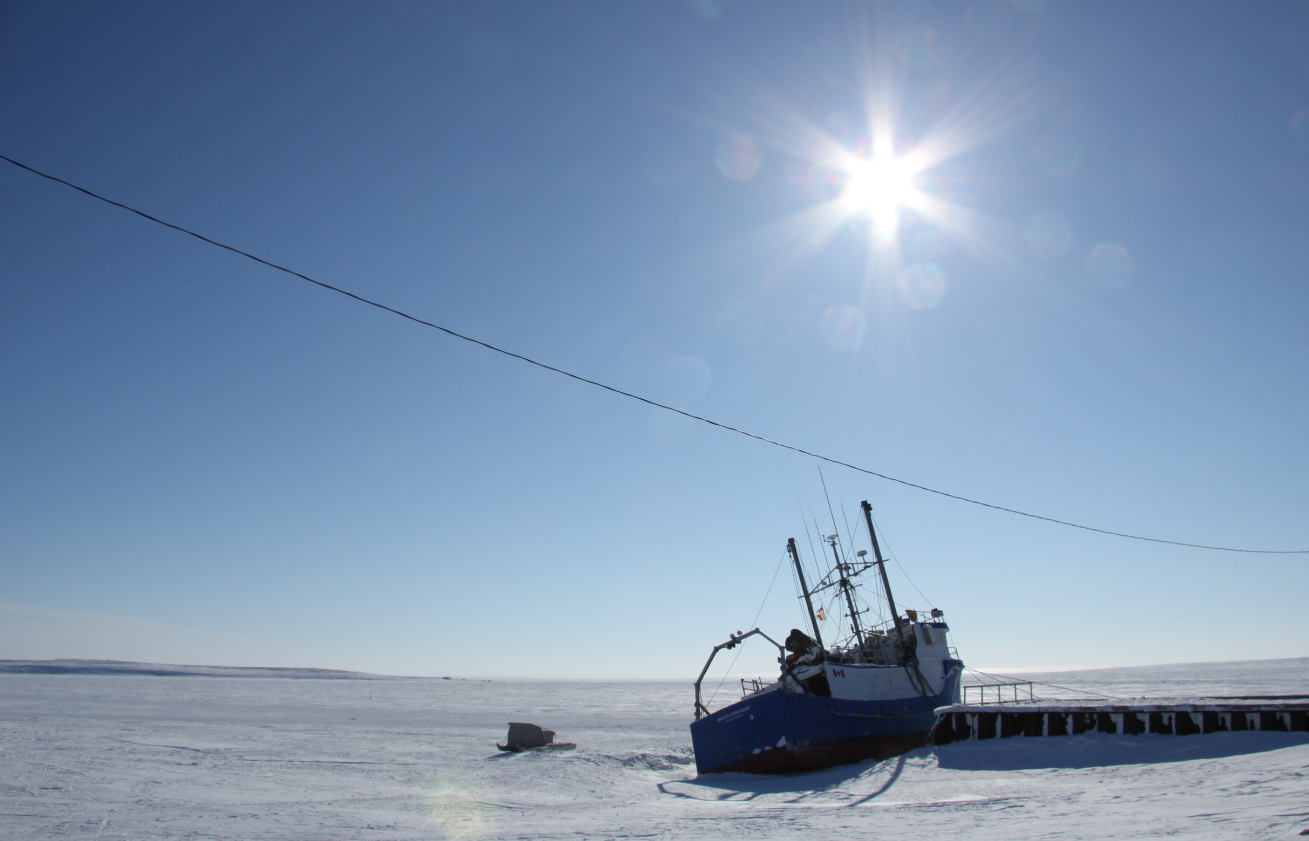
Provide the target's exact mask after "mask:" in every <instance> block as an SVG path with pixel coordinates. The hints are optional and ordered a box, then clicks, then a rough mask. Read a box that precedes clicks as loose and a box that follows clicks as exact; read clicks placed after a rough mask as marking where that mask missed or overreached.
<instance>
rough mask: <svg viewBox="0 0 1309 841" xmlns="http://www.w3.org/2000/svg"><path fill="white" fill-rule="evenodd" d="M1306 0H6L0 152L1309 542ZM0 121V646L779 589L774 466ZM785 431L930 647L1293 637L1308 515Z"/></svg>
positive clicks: (369, 279) (689, 651) (1282, 520)
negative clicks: (938, 623)
mask: <svg viewBox="0 0 1309 841" xmlns="http://www.w3.org/2000/svg"><path fill="white" fill-rule="evenodd" d="M1307 15H1309V12H1306V10H1305V9H1304V8H1303V5H1302V4H1298V3H1290V2H1288V3H1259V4H1236V3H1201V2H1187V3H1156V4H1146V5H1141V4H1136V3H1127V2H1122V3H1115V2H1096V3H1089V2H1081V3H1078V2H1071V0H1046V2H1040V0H1019V2H1013V3H1010V2H998V1H997V2H986V0H979V2H974V3H971V4H968V3H962V2H961V3H929V2H922V3H885V4H837V3H831V4H783V3H734V2H733V3H722V2H715V0H703V2H694V3H676V2H669V3H622V4H613V3H598V2H597V3H585V2H578V3H568V4H511V3H476V4H473V3H467V4H453V3H451V4H402V3H392V4H331V3H314V4H295V3H282V4H271V5H270V4H242V3H222V4H198V3H197V4H182V5H178V4H164V3H136V4H130V5H104V4H91V3H85V4H82V3H60V4H50V3H8V4H6V5H4V6H3V7H0V154H4V155H7V156H9V157H11V158H14V159H16V160H19V161H22V162H23V163H25V164H28V165H29V166H32V167H34V168H37V169H40V170H43V171H46V172H49V173H51V174H53V175H57V176H59V177H61V178H64V179H67V180H69V181H71V182H73V183H75V184H78V185H80V186H83V187H85V188H87V189H89V190H93V191H95V192H98V193H101V194H103V195H105V196H107V197H110V198H112V199H115V200H117V201H120V202H123V203H125V204H128V205H131V206H133V207H136V208H139V209H140V210H142V211H144V212H147V213H150V214H153V215H156V216H158V217H160V218H163V219H166V220H168V221H170V222H173V223H175V224H178V225H181V226H184V227H188V228H191V229H193V230H196V231H198V232H200V233H203V234H204V235H206V236H209V237H211V238H213V239H216V240H219V241H221V242H224V243H228V244H230V245H232V246H234V247H237V248H240V249H243V250H247V251H250V252H252V253H255V254H258V255H259V256H261V257H263V258H265V259H267V260H270V261H273V262H276V263H280V264H282V265H285V266H288V267H290V268H293V269H295V270H297V271H300V272H303V273H305V274H308V275H311V276H313V277H315V278H317V279H319V280H322V281H323V282H326V283H330V284H333V285H337V286H340V287H343V288H346V289H349V290H351V291H352V292H355V293H357V294H359V295H362V296H365V297H367V298H370V299H373V300H377V301H379V302H382V303H385V304H387V305H388V306H392V307H395V308H397V309H400V310H403V311H405V312H408V313H411V314H413V315H414V316H416V317H419V318H422V319H426V320H429V321H433V322H436V323H438V324H441V325H443V326H446V327H449V328H450V329H452V330H456V331H459V332H462V333H465V334H467V335H471V336H474V337H476V338H479V339H481V340H483V341H486V342H490V343H493V344H496V345H497V346H500V347H503V348H505V349H507V350H510V351H513V352H515V353H520V354H523V355H526V356H530V357H532V358H535V359H538V360H540V361H542V362H544V363H547V364H550V365H553V366H557V367H560V368H564V369H567V370H569V371H572V372H575V373H577V374H579V375H581V376H585V377H588V378H591V379H595V380H599V381H601V382H604V383H607V384H610V385H612V386H614V387H616V388H621V389H625V390H629V391H632V392H635V393H638V394H641V395H643V396H646V397H648V398H650V399H652V400H656V401H660V402H664V403H668V404H670V405H675V406H677V407H679V408H682V409H685V410H686V411H689V412H693V413H696V414H701V415H704V416H707V417H711V418H714V419H716V420H718V421H721V422H722V423H726V424H730V425H733V426H737V427H740V428H743V429H747V430H750V431H752V432H755V433H758V434H760V435H763V436H767V437H769V438H774V439H777V440H780V441H785V442H787V443H790V444H793V445H795V446H798V447H802V448H805V449H808V450H811V451H814V452H819V453H823V454H825V455H829V456H831V457H833V458H836V459H839V460H842V461H846V462H849V463H852V464H856V465H859V466H861V467H865V468H867V469H870V470H873V471H877V472H880V473H884V474H887V475H890V476H894V477H897V478H901V479H904V480H907V481H910V482H914V483H918V484H922V485H926V486H930V487H933V488H938V489H940V490H943V491H947V492H950V493H954V494H958V495H962V496H966V497H971V498H975V499H980V500H984V501H987V502H990V503H993V504H996V505H1001V506H1005V507H1010V508H1015V509H1020V510H1023V511H1030V512H1033V513H1036V514H1040V515H1043V516H1048V517H1053V518H1057V519H1062V520H1069V521H1074V522H1077V523H1083V524H1086V525H1090V526H1094V527H1098V528H1103V529H1109V530H1113V531H1121V532H1128V533H1132V534H1142V535H1148V536H1152V537H1158V538H1162V539H1166V540H1175V541H1182V542H1188V543H1199V544H1212V545H1220V546H1229V547H1244V548H1255V549H1309V528H1307V527H1306V523H1309V517H1307V516H1306V514H1307V513H1309V512H1307V511H1306V501H1307V500H1309V448H1307V447H1306V444H1305V433H1304V430H1305V429H1306V425H1307V423H1306V422H1307V421H1309V387H1307V385H1306V383H1307V378H1306V374H1307V373H1309V338H1307V335H1309V334H1307V333H1306V330H1305V324H1306V316H1307V315H1309V287H1307V285H1306V280H1309V268H1307V267H1309V238H1306V237H1305V236H1304V230H1305V227H1306V221H1309V50H1306V48H1305V46H1304V44H1303V43H1302V39H1301V38H1299V37H1298V33H1301V32H1303V31H1304V25H1305V24H1306V22H1309V19H1307ZM0 164H3V166H2V167H0V197H3V198H2V200H0V214H2V217H0V254H3V261H2V262H3V267H4V269H3V272H2V273H0V289H3V293H4V305H3V307H0V406H2V407H3V411H0V442H2V443H0V475H3V476H4V480H3V482H0V571H3V582H4V585H3V590H0V629H2V632H0V657H4V658H47V657H90V658H111V659H122V660H162V661H170V662H188V663H209V664H226V665H295V666H316V667H324V668H345V669H359V670H365V671H373V672H384V673H395V674H438V675H445V674H457V675H481V676H521V677H583V678H605V677H615V678H639V677H652V678H674V677H683V676H687V675H693V674H695V672H697V671H698V669H699V667H700V665H701V663H702V662H703V658H704V657H705V656H706V655H707V653H708V650H709V648H710V647H711V646H712V645H713V644H715V643H717V642H721V641H723V640H724V639H726V636H727V634H728V633H729V632H731V631H734V630H738V629H745V628H746V627H747V626H749V624H750V622H751V619H752V617H754V616H755V615H756V613H758V616H759V618H758V624H759V625H760V626H761V627H763V628H764V629H765V630H766V631H768V632H770V633H774V632H775V633H776V634H780V635H784V634H785V633H786V632H787V631H788V630H789V629H790V628H791V627H792V626H798V625H799V624H800V622H801V613H800V609H799V607H798V603H797V602H796V600H795V593H794V588H793V585H792V584H791V581H790V579H789V578H788V573H787V571H786V570H785V569H783V570H782V572H781V574H780V575H778V577H777V579H776V584H775V585H774V586H773V587H772V590H771V591H769V583H770V581H772V580H773V576H774V573H775V572H776V571H777V569H778V563H779V561H781V559H782V553H783V548H784V546H785V542H786V539H787V538H788V537H792V536H795V537H797V538H799V539H800V543H801V546H802V548H803V549H805V551H806V553H808V544H807V543H806V542H805V540H806V538H805V532H806V527H808V529H809V532H810V533H811V534H812V533H813V532H814V531H815V529H817V528H819V526H816V525H815V524H814V520H815V518H819V519H820V520H821V521H822V522H828V523H830V517H829V516H828V515H827V514H826V513H825V512H826V510H827V508H826V502H825V501H824V499H823V487H822V484H821V481H820V478H819V474H818V469H817V463H816V462H815V461H814V460H812V459H809V458H806V457H804V456H800V455H797V454H795V453H791V452H788V451H785V450H781V449H778V448H776V447H772V446H769V445H767V444H763V443H760V442H758V441H753V440H750V439H747V438H744V437H741V436H737V435H733V434H731V433H727V432H723V431H721V430H718V429H715V428H712V427H709V426H705V425H700V424H696V423H694V422H692V421H689V420H686V419H685V418H679V417H677V416H674V415H670V414H668V413H663V412H660V411H659V410H656V409H653V408H651V407H649V406H647V405H643V404H640V403H636V402H634V401H631V400H629V399H626V398H622V397H618V396H615V395H613V394H610V393H607V392H604V391H601V390H599V389H595V388H593V387H590V386H586V385H583V384H580V383H577V382H575V381H572V380H568V379H566V378H563V377H561V376H559V375H556V374H551V373H549V372H546V371H543V370H541V369H537V368H532V367H530V366H527V365H525V364H523V363H521V362H517V361H515V360H512V359H509V358H507V357H504V356H500V355H497V354H495V353H493V352H490V351H486V350H484V349H481V348H478V347H475V346H473V345H469V344H467V343H464V342H460V341H458V340H456V339H453V338H451V337H449V336H447V335H445V334H442V333H439V332H437V331H434V330H431V329H428V328H423V327H420V326H418V325H415V324H413V323H411V322H406V321H404V320H401V319H399V318H397V317H395V316H393V315H390V314H387V313H384V312H382V311H380V310H376V309H374V308H371V307H367V306H364V305H360V304H358V303H356V302H352V301H350V300H348V299H346V298H344V297H342V296H339V295H336V294H333V293H330V292H327V291H324V290H322V289H319V288H317V287H313V286H311V285H310V284H307V283H305V282H304V281H300V280H296V279H294V278H292V277H290V276H288V275H285V274H281V273H278V272H274V271H272V270H270V269H268V268H266V267H263V266H259V265H258V264H255V263H253V262H251V261H249V260H246V259H245V258H242V257H239V256H236V255H233V254H231V253H228V252H224V251H221V250H219V249H216V248H214V247H212V246H208V245H205V244H203V243H201V242H198V241H196V240H194V239H192V238H189V237H186V236H184V235H181V234H178V233H176V232H174V231H170V230H168V229H165V228H163V227H160V226H158V225H154V224H152V223H149V222H147V221H145V220H143V219H141V218H139V217H136V216H134V215H132V214H129V213H127V212H125V211H122V210H119V209H116V208H113V207H110V206H108V205H105V204H103V203H101V202H97V201H95V200H93V199H90V198H88V197H86V196H84V195H82V194H79V193H76V192H74V191H72V190H70V189H68V188H66V187H62V186H60V185H57V184H54V183H52V182H49V181H46V180H44V179H41V178H39V177H37V176H34V175H32V174H31V173H28V172H24V171H22V170H20V169H18V168H16V167H13V166H12V165H9V164H5V163H4V162H0ZM825 471H826V472H825V475H826V479H827V485H828V488H829V489H830V490H831V492H832V500H833V504H834V506H840V507H843V509H844V512H845V516H848V517H849V519H850V521H851V522H852V523H854V522H855V518H856V516H857V513H858V505H859V501H860V500H862V499H868V500H870V502H871V503H872V505H873V506H874V510H875V513H876V516H877V520H878V523H879V525H880V526H881V527H882V528H883V529H884V533H885V538H886V543H887V544H888V545H889V548H890V550H891V553H892V554H893V555H894V557H895V559H896V562H895V563H893V564H892V569H891V580H892V584H893V587H894V588H895V589H896V593H897V597H898V599H899V600H900V601H902V602H906V603H908V604H909V605H910V606H915V605H916V606H918V607H929V606H936V607H940V608H942V609H943V610H945V612H946V616H947V618H948V620H949V621H950V622H951V625H952V628H953V630H954V634H955V639H954V642H955V643H956V644H957V646H958V647H959V650H960V654H961V655H962V656H963V658H964V659H965V661H966V662H968V663H970V664H971V665H975V666H978V667H982V668H987V667H991V668H1011V669H1017V668H1033V669H1036V668H1040V669H1055V668H1073V667H1095V666H1116V665H1135V664H1146V663H1163V662H1181V661H1202V660H1223V659H1244V658H1252V657H1291V656H1303V655H1304V654H1305V653H1306V648H1307V646H1309V631H1306V626H1305V624H1304V622H1303V620H1302V618H1301V617H1302V613H1303V609H1302V602H1303V594H1304V593H1305V592H1306V591H1309V557H1307V556H1306V555H1303V554H1300V555H1258V554H1232V553H1225V552H1213V551H1203V550H1198V549H1187V548H1182V547H1176V546H1167V545H1162V544H1156V543H1144V542H1138V541H1129V540H1122V539H1117V538H1111V537H1107V536H1104V535H1099V534H1094V533H1091V532H1086V531H1078V530H1074V529H1069V528H1065V527H1060V526H1056V525H1052V524H1049V523H1043V522H1040V521H1037V520H1032V519H1029V518H1023V517H1018V516H1015V515H1012V514H1004V513H1000V512H996V511H991V510H987V509H983V508H979V507H977V506H972V505H968V504H965V503H961V502H957V501H953V500H950V499H945V498H942V497H939V496H933V495H931V494H927V493H924V492H922V491H918V490H914V489H912V488H908V487H905V486H902V485H897V484H894V483H890V482H887V481H884V480H882V479H878V478H875V477H872V476H868V475H862V474H859V473H856V472H853V471H850V470H847V469H844V468H836V467H828V468H825ZM837 517H838V518H841V517H842V514H841V511H840V510H838V512H837ZM806 524H808V525H807V526H806ZM841 528H842V530H843V531H844V528H845V527H844V525H842V527H841ZM822 529H823V530H824V531H827V527H826V526H822ZM861 539H862V538H861ZM855 548H860V547H859V546H856V547H855ZM811 560H812V559H811ZM766 592H769V597H768V599H767V600H766V601H765V600H764V596H765V593H766ZM761 604H762V608H761ZM752 658H753V659H752ZM770 663H771V659H770V655H769V654H768V652H767V651H766V650H764V649H762V648H760V649H759V650H757V651H754V652H751V653H749V654H747V655H745V656H744V657H743V659H742V660H741V661H740V662H739V663H738V668H739V669H740V670H745V671H752V672H753V671H758V672H760V673H766V672H767V671H768V670H769V669H770V668H771V665H770Z"/></svg>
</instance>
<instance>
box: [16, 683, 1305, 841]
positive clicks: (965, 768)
mask: <svg viewBox="0 0 1309 841" xmlns="http://www.w3.org/2000/svg"><path fill="white" fill-rule="evenodd" d="M1307 671H1309V658H1306V659H1298V660H1277V661H1262V662H1244V663H1217V664H1190V665H1184V666H1165V667H1155V668H1153V669H1114V670H1100V671H1096V672H1081V673H1060V674H1052V675H1044V676H1034V677H1035V678H1036V679H1038V680H1042V681H1045V682H1048V683H1051V684H1057V685H1059V686H1061V687H1068V688H1071V689H1082V690H1086V689H1089V690H1091V691H1097V692H1101V693H1104V694H1108V695H1115V696H1129V695H1131V696H1141V695H1148V696H1149V697H1150V698H1151V699H1152V700H1153V699H1155V698H1162V697H1165V696H1168V697H1179V696H1188V695H1191V696H1214V695H1252V694H1258V695H1287V694H1296V693H1306V692H1309V676H1307V675H1306V673H1307ZM51 672H62V673H51ZM150 672H154V673H156V674H150ZM161 672H162V673H165V674H158V673H161ZM1038 694H1044V695H1047V696H1052V697H1074V696H1073V695H1072V694H1070V693H1067V692H1063V693H1061V692H1060V691H1057V690H1054V689H1052V688H1050V687H1038ZM691 700H692V696H691V689H690V686H689V685H687V684H682V683H628V682H623V683H619V682H613V683H566V682H549V683H547V682H527V681H494V682H491V681H474V680H467V681H464V680H442V679H440V678H387V677H377V676H370V675H357V674H350V673H342V672H322V671H312V670H265V669H218V668H202V667H175V666H141V665H139V664H112V663H98V664H85V663H79V662H76V661H73V662H64V663H63V664H62V665H61V664H31V663H13V662H10V663H3V662H0V838H4V839H8V841H18V840H19V839H37V838H41V839H46V838H58V837H67V838H87V839H91V838H100V839H120V838H134V839H140V838H182V839H209V838H215V839H243V840H244V839H251V840H253V839H266V838H278V839H282V838H288V839H360V838H369V839H373V838H376V839H401V838H406V839H407V838H414V839H429V838H440V837H450V838H497V839H501V838H503V839H511V838H512V839H536V838H573V837H588V838H634V837H671V838H733V837H741V838H775V837H776V838H785V837H797V838H798V837H806V838H832V839H838V838H856V837H858V838H866V837H891V836H906V835H909V836H914V835H919V834H925V833H931V834H932V835H934V836H935V835H938V834H942V835H944V836H945V837H951V838H969V839H988V838H996V839H1001V838H1003V839H1006V841H1008V839H1019V838H1021V839H1027V838H1066V839H1081V838H1141V837H1154V836H1162V835H1169V836H1177V837H1181V838H1223V839H1232V838H1241V839H1261V838H1292V837H1295V836H1297V835H1298V834H1299V833H1300V832H1301V831H1302V830H1305V829H1306V828H1309V734H1304V733H1290V734H1287V733H1224V734H1214V735H1209V736H1186V737H1175V736H1138V737H1116V736H1101V735H1087V736H1077V737H1064V738H1057V739H1027V740H1024V739H1022V738H1015V739H1008V740H1003V741H1001V740H995V741H991V742H969V743H960V744H954V745H949V746H946V747H943V748H940V749H939V750H936V751H933V750H921V751H917V752H915V753H913V754H910V755H908V756H904V757H901V758H898V759H894V760H890V761H887V762H882V763H878V764H873V763H867V764H864V765H856V766H846V767H843V768H834V769H829V770H827V771H822V772H816V773H811V774H804V775H796V776H787V777H754V776H749V775H709V776H706V777H703V778H697V777H696V776H695V770H694V768H695V766H694V764H693V763H692V759H691V748H690V736H689V732H688V730H687V724H688V720H689V718H690V714H691ZM511 720H514V721H531V722H535V723H537V724H540V725H542V726H545V727H549V728H552V729H554V730H556V731H558V733H559V737H558V738H559V739H560V740H567V741H573V742H577V744H578V749H577V750H576V751H573V752H568V753H564V752H559V753H548V754H504V753H500V752H499V751H497V750H496V749H495V742H496V740H497V739H499V740H503V738H504V736H505V731H506V725H507V723H508V722H509V721H511Z"/></svg>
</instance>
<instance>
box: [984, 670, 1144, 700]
mask: <svg viewBox="0 0 1309 841" xmlns="http://www.w3.org/2000/svg"><path fill="white" fill-rule="evenodd" d="M964 669H965V670H967V671H970V672H974V673H975V674H979V675H983V676H985V677H993V678H996V679H997V680H1012V681H1017V682H1018V683H1030V684H1033V685H1035V686H1048V687H1050V688H1051V689H1062V690H1063V691H1064V692H1080V693H1082V694H1083V695H1094V696H1096V697H1097V698H1108V699H1109V700H1111V701H1130V700H1131V699H1130V698H1120V697H1119V696H1117V695H1105V694H1104V693H1103V692H1092V691H1090V690H1089V689H1074V688H1072V687H1071V686H1058V685H1057V684H1053V683H1042V682H1041V681H1039V680H1023V679H1022V678H1018V677H1010V676H1009V675H993V674H991V673H990V672H984V671H981V670H980V669H974V668H971V667H969V666H964Z"/></svg>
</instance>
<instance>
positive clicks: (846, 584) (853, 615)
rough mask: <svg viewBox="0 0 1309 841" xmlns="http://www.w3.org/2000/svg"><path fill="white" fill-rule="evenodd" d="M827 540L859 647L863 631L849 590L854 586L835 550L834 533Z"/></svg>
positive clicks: (852, 595)
mask: <svg viewBox="0 0 1309 841" xmlns="http://www.w3.org/2000/svg"><path fill="white" fill-rule="evenodd" d="M827 542H828V543H829V544H830V545H831V547H832V557H833V558H835V559H836V571H837V572H838V573H839V574H840V576H841V590H842V591H843V592H844V593H845V603H846V606H847V607H849V608H850V625H851V626H852V627H853V628H854V638H855V642H857V643H859V645H860V647H862V646H863V644H864V633H863V630H862V629H861V628H860V627H859V611H857V610H855V607H854V594H853V593H852V592H851V590H853V589H854V588H852V587H851V586H850V579H849V578H848V577H847V576H846V574H845V564H843V563H841V556H840V555H839V554H837V551H836V535H832V536H831V537H829V538H827Z"/></svg>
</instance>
